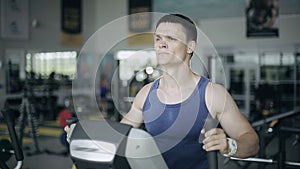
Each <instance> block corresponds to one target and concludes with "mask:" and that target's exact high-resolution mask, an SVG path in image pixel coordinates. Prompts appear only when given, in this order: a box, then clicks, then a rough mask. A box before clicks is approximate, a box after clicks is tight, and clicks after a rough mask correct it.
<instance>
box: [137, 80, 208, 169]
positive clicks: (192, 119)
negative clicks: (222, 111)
mask: <svg viewBox="0 0 300 169" xmlns="http://www.w3.org/2000/svg"><path fill="white" fill-rule="evenodd" d="M208 82H209V80H208V79H207V78H205V77H203V76H202V77H201V78H200V80H199V82H198V84H197V87H196V88H195V89H194V91H193V93H192V94H191V96H189V97H188V99H186V100H184V101H182V102H181V103H178V104H164V103H162V102H161V101H160V100H159V98H158V97H157V89H158V86H159V79H157V80H155V81H154V82H153V85H152V87H151V89H150V91H149V93H148V96H147V98H146V100H145V103H144V106H143V116H144V123H145V127H146V130H147V131H148V132H149V133H150V134H151V135H152V136H153V138H154V139H155V141H156V143H157V146H158V147H159V149H160V151H161V153H162V156H163V158H164V160H165V161H166V164H167V165H168V167H169V168H170V169H208V162H207V153H206V151H205V150H203V148H202V146H203V144H202V143H201V142H199V136H200V132H201V129H202V128H203V125H204V121H205V119H206V118H207V116H208V115H209V112H208V109H207V106H206V103H205V89H206V86H207V84H208ZM199 103H200V104H199Z"/></svg>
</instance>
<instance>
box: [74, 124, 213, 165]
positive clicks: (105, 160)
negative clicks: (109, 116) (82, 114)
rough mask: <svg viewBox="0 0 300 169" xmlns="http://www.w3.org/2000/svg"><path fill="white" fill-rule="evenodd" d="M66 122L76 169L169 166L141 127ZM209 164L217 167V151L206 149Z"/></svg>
mask: <svg viewBox="0 0 300 169" xmlns="http://www.w3.org/2000/svg"><path fill="white" fill-rule="evenodd" d="M68 124H69V126H70V156H71V159H72V160H73V162H74V164H75V166H76V168H78V169H140V168H148V169H168V167H167V165H166V163H165V161H164V159H163V157H162V156H161V153H160V151H159V149H158V147H157V145H156V142H155V140H154V139H153V137H152V136H151V135H150V134H148V133H147V132H146V131H144V130H142V129H136V128H132V127H131V126H129V125H126V124H121V123H119V122H113V121H105V120H102V121H96V120H80V121H78V119H77V118H71V119H68ZM208 127H209V126H208ZM208 163H209V168H210V169H217V168H218V161H217V152H215V151H213V152H209V154H208Z"/></svg>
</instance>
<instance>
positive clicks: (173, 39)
mask: <svg viewBox="0 0 300 169" xmlns="http://www.w3.org/2000/svg"><path fill="white" fill-rule="evenodd" d="M169 39H170V40H172V41H175V40H177V39H175V38H173V37H169Z"/></svg>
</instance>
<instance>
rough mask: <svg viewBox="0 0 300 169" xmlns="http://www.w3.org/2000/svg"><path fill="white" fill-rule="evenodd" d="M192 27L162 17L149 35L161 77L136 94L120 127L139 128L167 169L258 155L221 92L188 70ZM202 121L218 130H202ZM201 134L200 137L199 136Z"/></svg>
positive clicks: (175, 17)
mask: <svg viewBox="0 0 300 169" xmlns="http://www.w3.org/2000/svg"><path fill="white" fill-rule="evenodd" d="M196 40H197V29H196V27H195V25H194V23H193V22H192V21H191V20H190V19H189V18H187V17H185V16H183V15H179V14H171V15H166V16H164V17H162V18H161V19H160V20H159V21H158V23H157V25H156V30H155V32H154V47H155V50H156V55H157V61H158V64H159V65H160V66H161V70H162V72H163V73H162V76H161V77H160V78H158V79H157V80H155V81H154V82H152V83H149V84H147V85H145V86H144V87H143V88H142V89H141V90H140V91H139V92H138V94H137V95H136V97H135V99H134V102H133V104H132V107H131V109H130V111H129V112H128V113H127V114H126V115H125V116H124V118H123V119H122V120H121V123H125V124H129V125H132V126H133V127H136V128H138V127H140V126H141V125H142V124H143V123H144V124H145V127H146V130H147V131H148V132H149V133H150V134H151V135H152V136H153V137H154V139H155V140H156V142H157V144H158V147H159V148H160V151H161V152H162V155H163V157H164V159H165V161H166V163H167V165H168V167H169V168H170V169H177V168H178V169H184V168H190V169H204V168H208V163H207V158H206V154H207V153H206V152H207V151H214V150H218V151H219V152H220V153H221V154H223V155H226V156H234V157H239V158H246V157H249V156H253V155H255V154H256V153H257V152H258V149H259V140H258V136H257V134H256V132H255V131H254V130H253V128H252V127H251V125H250V124H249V122H248V120H247V119H246V118H245V117H244V116H243V115H242V114H241V113H240V111H239V109H238V107H237V105H236V103H235V102H234V100H233V99H232V97H231V96H230V94H229V93H228V92H227V91H226V89H225V88H224V87H223V86H221V85H219V84H215V83H212V82H209V80H208V79H207V78H205V77H203V76H200V75H198V74H196V73H194V72H193V71H192V70H191V68H190V59H191V57H192V55H193V51H194V50H195V47H196ZM206 117H212V118H215V119H217V120H218V121H219V122H220V125H221V128H213V129H211V130H209V131H205V130H204V129H203V127H204V122H205V119H206ZM201 134H205V139H204V140H200V142H199V136H200V135H201Z"/></svg>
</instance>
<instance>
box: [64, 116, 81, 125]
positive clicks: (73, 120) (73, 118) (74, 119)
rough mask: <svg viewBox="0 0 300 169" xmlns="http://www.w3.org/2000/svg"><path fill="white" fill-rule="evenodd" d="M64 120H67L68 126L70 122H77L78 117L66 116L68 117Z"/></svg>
mask: <svg viewBox="0 0 300 169" xmlns="http://www.w3.org/2000/svg"><path fill="white" fill-rule="evenodd" d="M66 122H67V124H68V126H69V127H70V126H71V124H74V123H77V122H78V118H77V117H71V118H68V119H67V120H66Z"/></svg>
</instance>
